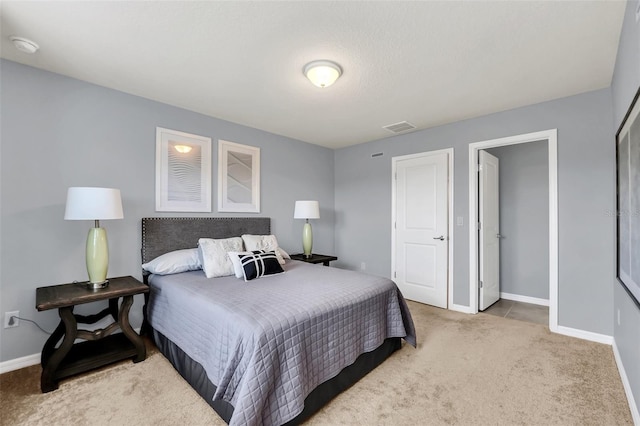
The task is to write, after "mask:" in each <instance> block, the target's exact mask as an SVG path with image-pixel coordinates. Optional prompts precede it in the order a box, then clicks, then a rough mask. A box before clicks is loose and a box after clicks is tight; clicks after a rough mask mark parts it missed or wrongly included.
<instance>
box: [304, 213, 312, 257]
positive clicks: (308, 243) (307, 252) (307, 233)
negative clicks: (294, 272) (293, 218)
mask: <svg viewBox="0 0 640 426" xmlns="http://www.w3.org/2000/svg"><path fill="white" fill-rule="evenodd" d="M312 247H313V233H312V232H311V224H310V223H309V219H307V222H306V223H305V224H304V227H303V228H302V251H303V253H304V257H307V258H309V257H311V248H312Z"/></svg>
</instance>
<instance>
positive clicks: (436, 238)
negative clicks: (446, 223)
mask: <svg viewBox="0 0 640 426" xmlns="http://www.w3.org/2000/svg"><path fill="white" fill-rule="evenodd" d="M433 239H434V240H440V241H444V235H440V236H439V237H433Z"/></svg>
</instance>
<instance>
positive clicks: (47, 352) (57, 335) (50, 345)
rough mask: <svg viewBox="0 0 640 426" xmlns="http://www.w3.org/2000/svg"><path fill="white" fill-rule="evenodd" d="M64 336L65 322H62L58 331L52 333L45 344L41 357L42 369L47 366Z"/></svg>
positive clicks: (57, 328)
mask: <svg viewBox="0 0 640 426" xmlns="http://www.w3.org/2000/svg"><path fill="white" fill-rule="evenodd" d="M62 336H64V322H62V320H60V322H59V323H58V326H57V327H56V329H55V330H54V331H53V333H51V336H49V338H48V339H47V342H46V343H45V344H44V347H43V348H42V355H41V356H40V365H41V366H42V367H44V366H45V364H46V363H47V361H49V358H51V355H52V354H53V353H54V352H55V350H56V344H57V343H58V342H59V341H60V339H61V338H62Z"/></svg>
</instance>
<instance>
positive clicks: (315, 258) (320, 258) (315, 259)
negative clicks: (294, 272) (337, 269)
mask: <svg viewBox="0 0 640 426" xmlns="http://www.w3.org/2000/svg"><path fill="white" fill-rule="evenodd" d="M291 259H293V260H301V261H303V262H307V263H322V264H323V265H324V266H329V262H333V261H334V260H338V258H337V257H336V256H327V255H326V254H315V253H312V254H311V257H305V255H304V253H298V254H292V255H291Z"/></svg>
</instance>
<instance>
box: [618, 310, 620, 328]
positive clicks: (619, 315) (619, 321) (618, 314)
mask: <svg viewBox="0 0 640 426" xmlns="http://www.w3.org/2000/svg"><path fill="white" fill-rule="evenodd" d="M618 326H620V309H618Z"/></svg>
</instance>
